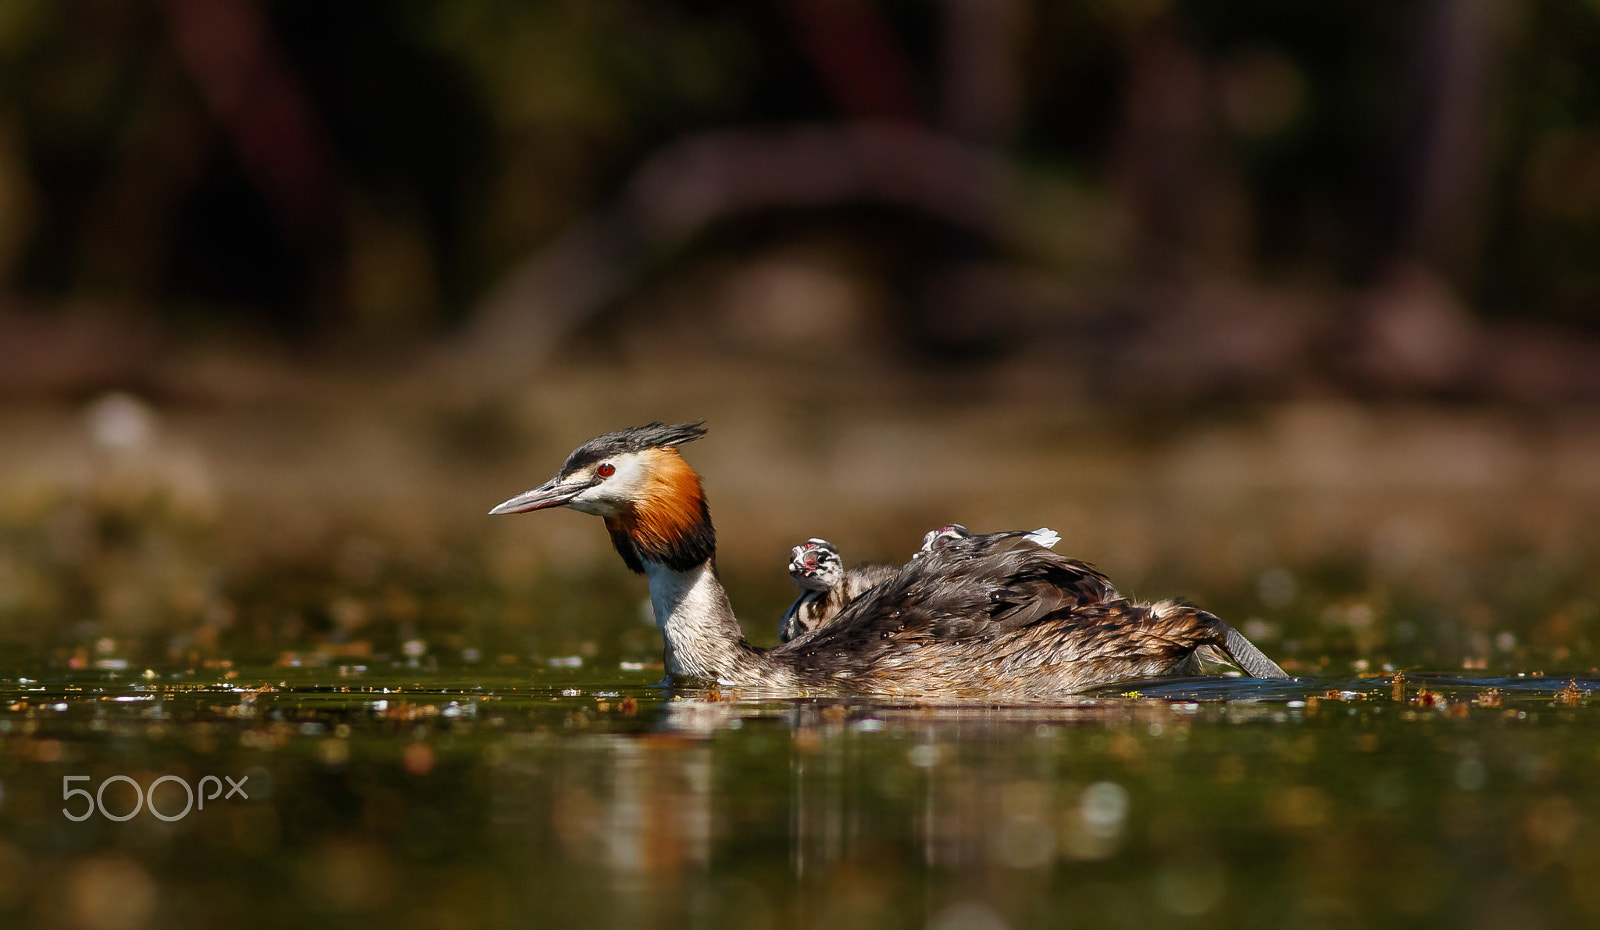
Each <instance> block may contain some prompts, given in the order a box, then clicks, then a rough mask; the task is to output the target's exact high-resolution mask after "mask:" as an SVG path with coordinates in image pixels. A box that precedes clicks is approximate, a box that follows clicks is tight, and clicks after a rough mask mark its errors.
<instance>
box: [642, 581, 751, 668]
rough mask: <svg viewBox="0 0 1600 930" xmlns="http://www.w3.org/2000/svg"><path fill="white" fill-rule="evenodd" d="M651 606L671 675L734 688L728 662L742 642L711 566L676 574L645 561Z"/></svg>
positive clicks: (731, 609) (725, 597)
mask: <svg viewBox="0 0 1600 930" xmlns="http://www.w3.org/2000/svg"><path fill="white" fill-rule="evenodd" d="M644 570H645V577H646V578H648V579H649V581H650V607H651V609H652V610H654V611H655V617H656V625H657V626H659V627H660V628H661V636H662V638H663V639H665V640H666V666H667V672H668V673H669V674H672V675H686V676H690V677H694V678H706V679H710V680H712V681H719V682H722V683H724V684H731V683H732V681H730V679H729V676H730V674H732V673H733V672H734V671H735V668H734V667H732V664H730V662H729V659H730V658H731V657H732V654H733V653H734V652H736V651H737V649H738V646H739V644H740V640H741V638H742V633H741V631H740V629H739V624H738V621H737V620H735V619H734V616H733V607H732V606H731V605H729V603H728V595H727V592H725V591H724V590H723V589H722V583H721V582H720V581H718V580H717V573H716V571H715V570H713V569H712V567H711V563H710V562H704V563H701V564H700V565H696V566H695V567H694V568H691V569H689V570H688V571H681V572H680V571H675V570H673V569H670V568H667V567H666V566H664V565H658V564H656V563H654V562H650V561H646V562H645V563H644Z"/></svg>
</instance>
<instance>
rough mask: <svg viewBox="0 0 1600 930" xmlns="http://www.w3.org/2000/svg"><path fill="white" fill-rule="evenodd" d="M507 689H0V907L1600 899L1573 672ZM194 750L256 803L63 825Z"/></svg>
mask: <svg viewBox="0 0 1600 930" xmlns="http://www.w3.org/2000/svg"><path fill="white" fill-rule="evenodd" d="M574 674H575V673H574ZM341 681H344V682H348V681H349V680H348V679H342V680H341ZM510 681H511V680H508V682H501V683H497V682H489V681H485V682H481V683H479V684H469V683H451V682H447V681H443V680H435V681H433V682H431V683H422V684H419V683H417V682H415V681H412V682H408V683H397V682H376V681H370V680H367V681H363V682H361V683H359V684H350V683H343V684H340V685H339V686H338V687H330V686H328V685H326V684H323V683H320V682H316V683H313V682H309V681H301V682H296V681H295V680H284V681H280V682H277V683H274V684H270V685H269V684H267V683H264V682H263V683H254V684H251V685H249V686H244V685H236V684H229V685H227V686H226V687H216V686H211V685H203V686H202V685H199V684H183V683H172V684H163V683H160V682H150V683H146V682H140V683H138V684H108V683H105V682H101V683H100V684H99V685H86V684H82V683H71V682H67V683H61V682H54V683H46V684H38V683H27V684H18V685H16V686H15V688H14V689H13V692H12V694H11V695H9V702H8V703H7V704H6V707H7V708H8V709H7V710H6V711H5V712H4V713H0V745H3V749H4V752H3V753H0V831H3V832H0V863H3V864H5V866H6V867H5V868H4V869H3V870H0V917H7V918H9V917H13V916H14V917H16V918H17V919H18V920H22V919H23V918H26V919H27V922H33V923H41V922H42V923H45V924H49V925H56V926H63V927H111V926H118V927H128V928H137V927H153V926H164V925H176V924H179V923H203V922H216V921H219V920H222V919H224V918H226V916H227V913H228V912H229V911H230V910H231V909H235V908H237V907H238V906H239V902H241V901H243V902H248V903H249V904H250V905H251V906H252V907H253V908H256V909H257V910H259V912H260V914H261V915H262V916H263V917H264V918H266V919H272V920H279V921H282V922H287V923H291V924H292V923H295V922H296V921H297V920H299V919H301V918H304V917H306V916H307V915H310V916H312V917H320V918H340V919H347V918H351V917H361V918H363V919H365V918H371V919H372V920H373V921H374V922H381V923H383V924H384V925H386V926H397V927H407V926H438V925H453V926H470V927H498V926H519V925H524V924H525V923H526V922H527V921H529V920H537V921H538V922H539V923H541V924H544V925H551V926H585V927H588V926H619V927H621V926H626V927H629V928H633V930H637V928H653V927H679V926H702V927H740V928H744V927H757V928H759V927H790V926H800V927H823V928H826V930H846V928H853V927H873V928H877V927H906V928H917V930H921V928H927V927H950V928H954V927H1001V928H1022V927H1035V926H1037V927H1055V926H1063V925H1065V926H1072V925H1083V926H1095V927H1101V926H1147V925H1155V924H1163V923H1169V922H1172V921H1175V920H1178V921H1183V922H1185V923H1186V924H1197V925H1207V926H1229V927H1236V926H1237V924H1238V923H1239V922H1240V920H1244V921H1245V922H1247V923H1248V922H1250V921H1251V920H1254V919H1256V918H1255V917H1249V916H1242V915H1268V916H1270V918H1271V920H1272V921H1273V922H1274V924H1275V925H1276V923H1277V922H1280V921H1281V922H1287V923H1291V924H1294V925H1297V926H1298V925H1310V926H1316V925H1356V924H1362V925H1384V924H1400V923H1404V922H1406V921H1415V920H1416V919H1417V918H1419V917H1427V918H1431V919H1434V920H1438V921H1444V920H1456V921H1463V922H1465V923H1467V924H1469V925H1470V924H1472V923H1473V918H1474V917H1475V916H1476V915H1479V914H1488V913H1492V914H1498V915H1501V916H1503V917H1506V918H1507V919H1510V918H1517V919H1518V920H1526V919H1538V920H1541V921H1546V920H1565V921H1569V922H1577V923H1583V922H1585V921H1587V920H1592V919H1593V918H1595V917H1597V916H1600V895H1595V894H1593V893H1592V891H1589V890H1586V889H1588V888H1590V885H1591V883H1590V882H1589V881H1588V879H1587V878H1586V876H1588V875H1590V874H1591V871H1590V869H1591V867H1592V866H1593V865H1595V864H1597V862H1600V860H1596V858H1595V856H1594V855H1593V854H1592V853H1591V852H1590V850H1592V849H1594V848H1600V826H1597V824H1600V816H1597V813H1600V795H1597V794H1596V793H1595V790H1594V789H1593V788H1592V786H1591V785H1590V783H1589V779H1588V778H1587V775H1586V773H1587V772H1588V771H1589V770H1590V769H1591V768H1592V765H1593V762H1594V760H1595V758H1596V756H1595V752H1594V750H1593V746H1592V741H1589V740H1587V739H1586V738H1584V734H1586V733H1587V732H1589V731H1590V730H1591V729H1592V726H1593V724H1594V722H1595V717H1594V714H1595V712H1596V711H1595V710H1594V709H1593V708H1592V707H1591V706H1590V705H1589V703H1588V701H1589V697H1588V695H1589V694H1592V693H1593V690H1594V688H1595V687H1596V686H1597V685H1600V682H1595V681H1592V680H1581V679H1580V680H1576V681H1573V682H1571V683H1570V684H1569V683H1568V682H1567V681H1551V680H1544V679H1538V680H1535V679H1532V678H1528V679H1524V678H1512V679H1495V680H1482V681H1465V680H1460V679H1449V678H1410V679H1406V680H1405V681H1403V682H1400V681H1396V680H1394V679H1393V678H1392V677H1383V678H1372V679H1356V680H1347V681H1311V680H1300V681H1298V682H1292V683H1287V684H1279V685H1273V686H1271V687H1270V688H1268V689H1265V690H1263V689H1262V686H1261V685H1260V684H1259V683H1255V682H1240V681H1229V680H1215V679H1207V680H1203V681H1168V682H1161V683H1155V684H1151V685H1141V686H1137V687H1129V688H1127V689H1126V692H1125V693H1120V692H1119V693H1108V694H1101V695H1091V696H1086V697H1083V698H1080V699H1077V700H1075V701H1074V702H1073V703H1070V704H1065V705H1056V706H1051V705H1043V704H1033V705H1023V706H1010V707H994V706H985V705H981V704H958V705H951V706H922V705H914V704H880V703H875V702H871V701H859V700H850V701H765V700H762V701H746V700H734V699H730V698H731V697H733V696H730V695H722V696H720V699H717V700H712V699H710V696H708V695H694V694H679V695H670V694H666V693H664V692H661V691H658V690H655V689H652V688H650V687H648V686H646V685H643V684H640V683H638V682H632V681H630V682H621V681H615V680H612V681H604V682H598V683H596V682H586V681H581V680H576V679H574V680H559V681H552V682H550V683H549V684H548V685H547V686H545V687H540V688H529V687H527V686H526V685H525V683H524V682H525V679H523V678H516V679H514V681H515V682H516V683H510ZM1567 692H1571V693H1575V694H1577V695H1578V697H1576V698H1562V697H1561V695H1562V694H1563V693H1567ZM1135 694H1136V695H1137V696H1130V695H1135ZM126 697H140V698H151V699H150V700H144V699H141V700H122V698H126ZM62 705H64V706H65V709H63V710H57V709H56V708H57V707H59V706H62ZM156 728H159V730H160V735H159V736H157V735H153V734H154V733H155V732H156ZM211 772H217V773H228V774H232V775H234V776H235V777H238V776H239V775H248V776H249V784H250V792H251V799H250V801H249V802H248V803H244V802H242V801H241V802H237V803H232V804H219V805H216V806H215V807H208V808H207V809H206V811H205V812H204V815H203V816H200V815H196V816H191V817H188V818H185V819H182V820H178V821H175V822H171V823H168V822H163V821H159V820H155V819H151V818H149V817H142V818H136V819H134V820H130V821H128V822H126V823H112V822H108V821H103V820H96V821H93V822H89V823H85V824H77V823H70V822H67V821H66V820H65V819H63V818H62V817H61V816H60V815H59V811H58V809H59V808H60V806H61V801H60V800H59V795H60V793H61V775H62V774H63V773H69V774H70V773H82V774H86V775H89V776H91V778H92V779H93V781H92V782H91V784H98V783H100V782H102V781H104V780H106V779H107V778H108V777H110V776H112V775H114V774H121V773H127V774H128V775H129V776H130V778H132V780H133V782H134V783H135V784H138V785H140V786H141V787H142V788H143V789H145V790H149V788H150V786H151V785H152V784H153V783H154V782H155V780H156V779H158V778H161V777H165V776H178V777H182V778H187V779H189V780H190V781H194V780H196V779H198V778H199V777H200V776H201V775H203V774H206V773H211ZM109 799H110V796H109V795H108V800H109ZM7 876H13V877H14V878H8V877H7ZM25 876H34V877H35V878H36V879H38V881H36V882H32V883H30V880H29V879H27V878H24V877H25ZM262 876H266V877H267V878H269V879H270V881H265V880H263V878H262ZM64 902H65V903H64ZM74 902H75V903H74ZM107 902H111V904H108V903H107ZM113 904H116V905H118V906H119V907H120V909H117V908H115V907H112V905H113ZM121 905H126V906H125V907H122V906H121ZM108 908H111V909H110V910H108Z"/></svg>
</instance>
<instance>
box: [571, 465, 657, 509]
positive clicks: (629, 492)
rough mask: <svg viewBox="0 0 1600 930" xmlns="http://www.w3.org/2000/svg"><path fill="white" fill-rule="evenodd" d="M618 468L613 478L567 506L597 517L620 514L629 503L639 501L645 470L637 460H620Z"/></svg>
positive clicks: (582, 494)
mask: <svg viewBox="0 0 1600 930" xmlns="http://www.w3.org/2000/svg"><path fill="white" fill-rule="evenodd" d="M616 468H617V470H616V472H615V473H614V474H613V475H612V476H611V477H609V478H606V479H605V480H603V481H601V482H600V483H599V484H597V485H595V486H594V487H592V488H588V489H587V490H585V491H584V492H583V493H581V494H579V495H578V496H577V497H574V498H573V499H572V500H570V501H568V502H567V506H568V507H570V508H572V509H573V510H576V511H578V512H580V513H587V514H593V515H594V516H597V517H614V516H616V515H618V514H620V513H621V512H622V511H623V510H624V509H625V508H626V507H627V505H628V504H629V503H631V502H633V501H635V500H637V499H638V497H639V494H640V486H641V484H642V482H643V479H644V469H643V468H642V467H641V466H640V463H639V462H638V461H635V460H619V461H617V462H616Z"/></svg>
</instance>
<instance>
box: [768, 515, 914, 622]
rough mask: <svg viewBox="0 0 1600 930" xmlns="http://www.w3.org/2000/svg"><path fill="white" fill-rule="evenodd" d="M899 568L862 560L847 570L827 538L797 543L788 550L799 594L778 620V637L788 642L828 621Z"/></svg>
mask: <svg viewBox="0 0 1600 930" xmlns="http://www.w3.org/2000/svg"><path fill="white" fill-rule="evenodd" d="M898 571H899V569H897V568H895V567H894V566H893V565H884V564H883V563H881V562H862V563H861V564H860V565H852V566H850V568H849V569H848V570H847V569H846V568H845V567H844V558H843V557H842V556H840V555H839V550H838V548H837V547H835V546H834V544H833V543H831V542H828V541H827V540H826V539H815V538H813V539H808V540H806V541H805V542H803V543H801V544H800V545H798V546H795V547H794V548H793V549H791V550H789V577H790V578H793V579H794V583H795V584H797V585H799V586H800V596H799V597H797V598H795V599H794V603H793V604H791V605H789V609H788V610H787V611H785V612H784V615H783V620H781V621H779V623H778V640H779V641H780V642H785V643H786V642H788V641H789V640H791V639H796V638H798V637H800V636H803V635H805V634H806V633H809V632H811V631H812V630H814V629H816V628H817V627H819V626H821V625H822V624H824V623H827V622H828V621H830V620H832V619H833V618H834V617H837V616H838V615H839V612H840V611H841V610H844V608H845V605H847V604H849V603H850V602H851V601H853V600H855V599H856V598H858V597H860V596H861V595H863V594H865V593H867V591H869V590H870V589H872V588H873V587H874V586H876V585H877V584H879V583H880V582H883V581H887V580H889V579H890V578H891V577H893V576H894V574H895V573H896V572H898Z"/></svg>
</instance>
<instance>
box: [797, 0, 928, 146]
mask: <svg viewBox="0 0 1600 930" xmlns="http://www.w3.org/2000/svg"><path fill="white" fill-rule="evenodd" d="M786 6H787V9H788V12H789V17H790V18H791V19H792V20H793V21H794V23H795V25H796V26H798V27H799V31H800V34H799V39H800V42H801V44H802V45H803V46H804V48H805V50H806V54H807V55H808V56H810V58H811V61H812V63H813V64H814V65H815V66H816V68H817V71H818V72H819V73H820V74H821V76H822V79H823V82H824V83H825V84H826V85H827V87H828V91H829V93H831V94H832V95H833V99H834V102H835V103H836V104H838V106H839V109H840V110H842V111H843V112H844V114H845V116H846V118H848V119H858V120H904V121H906V122H911V121H914V120H915V119H916V117H917V110H918V107H917V95H916V77H915V72H914V69H913V68H912V67H911V63H910V62H909V61H907V60H906V56H905V52H904V51H903V50H902V49H901V47H900V44H899V42H898V41H896V39H895V35H894V31H893V30H891V29H890V28H889V27H888V25H887V24H886V23H884V21H883V16H882V15H881V14H880V13H879V12H878V11H877V10H876V9H875V8H874V7H873V5H872V3H871V0H789V2H788V4H786Z"/></svg>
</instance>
